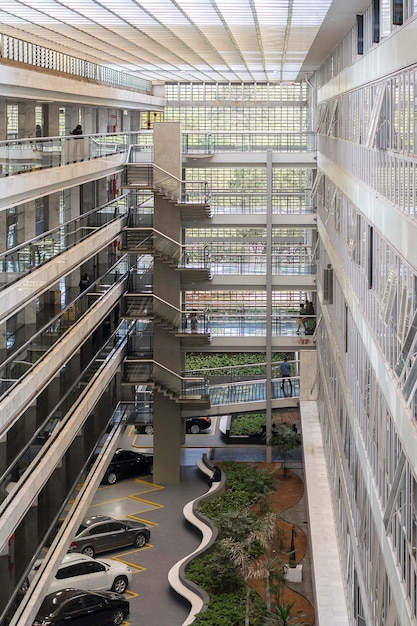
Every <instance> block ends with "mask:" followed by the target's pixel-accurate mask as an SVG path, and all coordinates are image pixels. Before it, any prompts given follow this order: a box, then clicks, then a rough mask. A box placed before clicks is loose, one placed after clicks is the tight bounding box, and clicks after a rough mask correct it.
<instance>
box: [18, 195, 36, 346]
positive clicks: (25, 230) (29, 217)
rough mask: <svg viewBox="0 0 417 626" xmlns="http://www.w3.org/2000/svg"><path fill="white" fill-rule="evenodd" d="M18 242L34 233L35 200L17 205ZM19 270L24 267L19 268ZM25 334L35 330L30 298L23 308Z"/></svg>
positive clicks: (29, 335)
mask: <svg viewBox="0 0 417 626" xmlns="http://www.w3.org/2000/svg"><path fill="white" fill-rule="evenodd" d="M18 211H19V214H18V239H17V240H18V242H19V243H23V242H24V241H27V240H28V239H32V238H33V237H35V235H36V206H35V202H34V201H31V202H25V203H24V204H21V205H19V207H18ZM20 269H21V270H22V269H24V268H20ZM24 316H25V336H26V337H27V338H29V337H31V336H32V335H33V333H34V331H35V330H36V301H35V300H32V301H30V302H28V304H27V305H26V306H25V308H24Z"/></svg>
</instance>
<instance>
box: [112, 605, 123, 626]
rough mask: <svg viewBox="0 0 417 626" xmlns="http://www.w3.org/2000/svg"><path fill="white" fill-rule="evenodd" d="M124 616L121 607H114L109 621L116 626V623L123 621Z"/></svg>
mask: <svg viewBox="0 0 417 626" xmlns="http://www.w3.org/2000/svg"><path fill="white" fill-rule="evenodd" d="M124 618H125V614H124V612H123V609H114V611H113V614H112V616H111V623H112V624H114V626H118V624H121V623H122V622H123V620H124Z"/></svg>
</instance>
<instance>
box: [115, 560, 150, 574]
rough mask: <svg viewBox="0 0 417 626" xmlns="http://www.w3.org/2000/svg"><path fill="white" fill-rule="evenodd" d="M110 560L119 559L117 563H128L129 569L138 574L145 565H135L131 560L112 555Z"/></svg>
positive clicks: (144, 568)
mask: <svg viewBox="0 0 417 626" xmlns="http://www.w3.org/2000/svg"><path fill="white" fill-rule="evenodd" d="M112 561H119V563H123V565H128V566H129V567H130V568H131V569H133V570H135V571H134V572H133V573H134V574H139V573H140V572H144V571H145V570H146V567H142V565H137V564H136V563H132V562H131V561H126V559H121V558H120V557H119V556H113V557H112Z"/></svg>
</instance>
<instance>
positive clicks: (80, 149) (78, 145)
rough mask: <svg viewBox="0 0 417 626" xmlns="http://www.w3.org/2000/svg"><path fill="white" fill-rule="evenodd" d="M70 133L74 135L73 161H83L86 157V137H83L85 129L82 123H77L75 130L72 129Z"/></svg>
mask: <svg viewBox="0 0 417 626" xmlns="http://www.w3.org/2000/svg"><path fill="white" fill-rule="evenodd" d="M70 135H73V137H74V142H73V159H72V160H73V163H75V162H76V161H78V160H80V161H82V160H83V159H84V139H83V137H82V135H83V129H82V126H81V124H77V126H76V127H75V128H74V130H71V131H70Z"/></svg>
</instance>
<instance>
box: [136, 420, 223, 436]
mask: <svg viewBox="0 0 417 626" xmlns="http://www.w3.org/2000/svg"><path fill="white" fill-rule="evenodd" d="M210 426H211V418H210V417H189V418H187V419H186V420H185V431H186V432H187V433H191V434H193V435H198V433H199V432H201V431H202V430H207V429H208V428H210ZM135 430H136V432H137V433H141V434H145V435H153V419H152V416H146V417H145V416H143V417H141V416H137V417H136V420H135Z"/></svg>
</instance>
